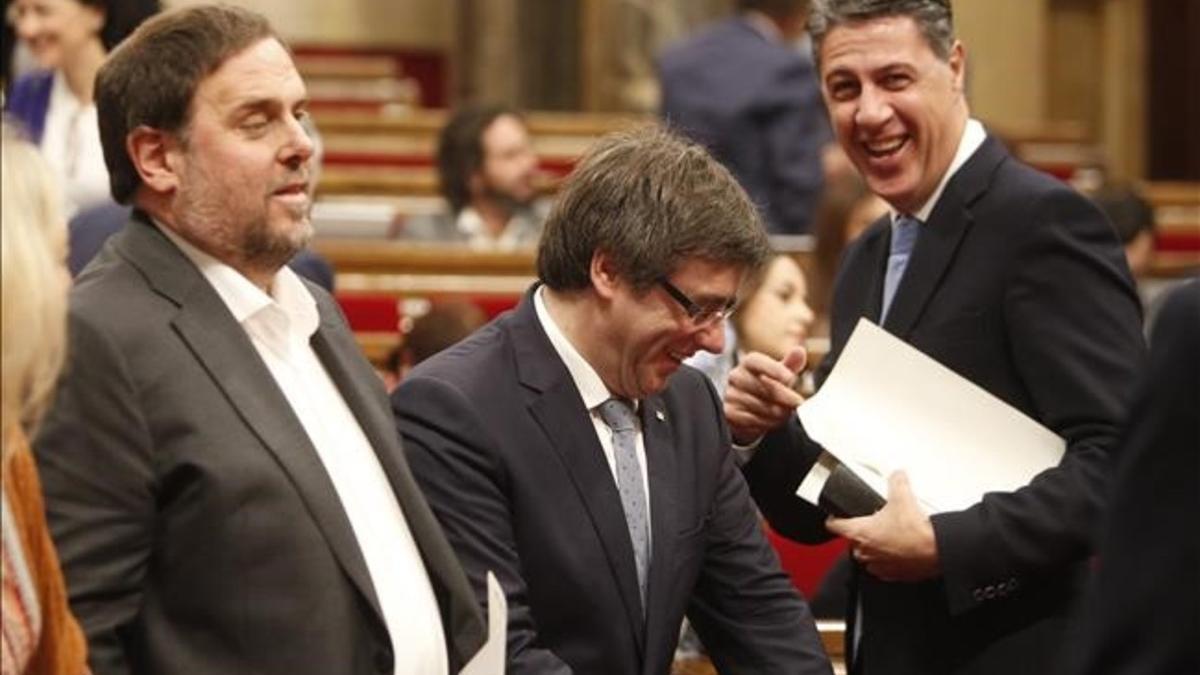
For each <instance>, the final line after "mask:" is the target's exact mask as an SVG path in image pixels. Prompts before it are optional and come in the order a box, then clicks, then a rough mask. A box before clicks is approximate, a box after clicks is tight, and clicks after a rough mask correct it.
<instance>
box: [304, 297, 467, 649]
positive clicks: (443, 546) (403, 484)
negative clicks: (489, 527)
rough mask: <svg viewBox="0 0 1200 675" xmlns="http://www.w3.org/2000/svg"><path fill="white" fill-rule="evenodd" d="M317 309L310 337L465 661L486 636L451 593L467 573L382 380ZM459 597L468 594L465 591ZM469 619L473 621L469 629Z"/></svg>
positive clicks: (335, 321)
mask: <svg viewBox="0 0 1200 675" xmlns="http://www.w3.org/2000/svg"><path fill="white" fill-rule="evenodd" d="M318 307H319V308H320V311H321V324H320V327H319V328H318V329H317V332H316V334H314V335H313V338H312V346H313V351H315V352H316V354H317V357H318V358H320V359H321V363H322V364H323V365H324V366H325V370H326V371H327V372H328V373H329V377H330V378H331V379H332V380H333V382H334V384H335V385H336V386H337V388H338V391H340V392H341V394H342V397H343V398H344V399H345V400H346V405H347V406H348V407H349V408H350V410H351V412H352V413H353V414H354V418H355V420H356V421H357V422H358V425H359V427H361V428H362V430H363V433H364V434H365V435H366V437H367V440H368V441H369V442H370V444H371V448H372V449H373V450H374V451H375V456H376V457H377V458H378V460H379V464H380V466H381V467H382V468H383V472H384V474H385V475H386V476H387V478H388V483H389V484H390V485H391V487H392V492H393V493H394V494H395V495H396V500H397V501H398V502H399V504H400V510H401V512H402V513H403V514H404V520H405V521H406V522H407V524H408V529H409V531H410V532H411V533H412V536H413V540H414V541H415V542H416V544H417V548H418V549H419V551H420V553H421V558H422V560H423V561H424V563H425V570H426V572H427V573H428V575H429V580H430V582H431V583H432V584H433V587H434V589H435V591H437V593H436V595H437V597H438V600H439V604H440V608H441V612H442V618H443V622H442V623H443V628H444V630H445V635H446V642H447V644H449V645H451V647H452V648H453V649H454V650H455V651H456V652H457V657H458V659H457V660H458V662H459V663H462V662H464V661H466V659H467V657H469V656H470V655H471V654H472V653H474V651H476V650H477V649H478V643H481V642H482V640H483V635H482V626H480V625H478V624H477V623H474V621H475V616H474V615H473V614H472V613H471V612H470V611H463V609H462V608H461V607H459V606H458V605H457V604H456V602H455V600H456V598H455V594H454V592H453V591H454V590H456V588H457V587H458V586H463V588H462V589H458V590H463V591H469V589H467V588H466V587H465V581H466V579H465V577H462V575H461V574H460V575H457V576H455V574H454V573H455V572H457V571H458V569H459V567H458V565H459V563H458V559H457V558H456V557H455V556H454V553H453V551H452V550H451V549H450V544H449V542H448V541H446V539H445V536H444V535H443V533H442V530H441V528H440V526H439V525H438V523H437V520H436V519H435V517H434V515H433V512H432V511H430V509H429V505H428V504H427V503H426V502H425V500H424V498H423V497H422V496H421V491H420V488H419V487H418V486H417V483H416V480H415V479H414V478H413V475H412V472H411V471H410V470H409V468H408V462H406V461H405V459H404V453H403V450H402V449H401V447H400V443H399V437H398V436H397V434H396V426H395V422H394V420H393V418H392V415H391V412H390V410H388V409H387V408H386V406H384V405H383V396H384V394H383V391H382V389H381V390H379V391H374V390H373V388H372V387H371V385H372V384H375V383H377V382H379V380H378V378H377V377H376V375H375V374H374V373H373V372H371V371H370V370H369V369H368V368H367V367H366V363H365V362H364V361H363V360H362V356H361V353H360V352H359V351H358V346H357V345H356V344H355V343H354V342H353V341H352V340H351V339H350V336H349V333H348V332H347V331H346V330H345V329H344V328H343V327H342V324H341V319H340V314H338V313H337V310H336V309H335V308H333V307H326V306H324V303H322V302H321V301H320V300H318ZM380 386H382V385H380ZM461 595H463V596H464V597H465V596H466V593H462V594H461ZM468 621H470V622H472V625H470V626H469V627H468V626H467V625H466V622H468Z"/></svg>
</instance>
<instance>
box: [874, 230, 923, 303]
mask: <svg viewBox="0 0 1200 675" xmlns="http://www.w3.org/2000/svg"><path fill="white" fill-rule="evenodd" d="M920 231H921V221H919V220H917V219H916V218H913V217H912V216H904V215H902V216H900V217H898V218H896V219H895V220H894V221H892V249H891V252H890V253H888V261H887V275H886V276H884V278H883V310H882V311H881V312H880V313H879V323H880V324H882V323H883V322H884V320H885V319H886V318H887V314H888V310H889V309H891V307H892V299H894V298H895V297H896V289H897V288H899V287H900V280H901V279H903V278H904V270H905V268H907V267H908V259H909V257H910V256H911V255H912V250H913V246H915V245H916V243H917V234H919V233H920Z"/></svg>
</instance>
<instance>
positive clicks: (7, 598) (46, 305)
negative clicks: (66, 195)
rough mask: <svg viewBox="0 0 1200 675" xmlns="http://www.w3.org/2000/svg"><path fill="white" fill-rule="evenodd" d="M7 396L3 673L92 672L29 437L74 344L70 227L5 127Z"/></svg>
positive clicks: (34, 158)
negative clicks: (70, 337)
mask: <svg viewBox="0 0 1200 675" xmlns="http://www.w3.org/2000/svg"><path fill="white" fill-rule="evenodd" d="M0 183H2V187H3V191H0V233H2V237H3V242H2V247H0V287H2V291H0V293H2V296H3V297H2V300H3V305H0V314H3V333H2V334H0V344H2V346H3V359H4V361H3V397H2V401H0V403H2V406H0V424H2V432H3V446H2V448H0V463H2V468H3V471H2V472H0V473H2V474H3V482H2V489H0V497H2V499H0V502H2V511H3V519H2V533H3V540H2V543H3V546H2V552H3V560H2V563H3V583H2V585H3V597H2V601H3V606H2V608H0V609H2V612H0V616H2V618H3V647H2V659H0V673H2V675H17V674H19V673H37V674H41V673H45V674H47V675H50V674H53V675H76V674H78V673H84V672H87V665H86V647H85V642H84V639H83V634H82V633H81V632H80V630H79V626H78V624H76V623H75V619H74V618H73V617H72V616H71V613H70V610H69V609H68V607H67V595H66V586H65V584H64V583H63V576H62V571H61V569H60V568H59V566H58V556H57V555H56V554H55V552H54V546H53V544H52V543H51V541H50V533H49V532H48V531H47V529H46V517H45V511H44V507H43V505H42V493H41V487H40V485H39V482H38V476H37V469H36V467H35V466H34V461H33V455H32V454H30V450H29V438H30V437H31V436H32V435H33V433H34V431H35V429H36V427H37V423H38V421H39V420H40V419H41V416H42V413H43V412H44V411H45V409H46V407H47V406H48V405H49V402H50V398H51V395H52V393H53V391H54V387H55V382H56V380H57V378H58V372H59V369H60V368H61V366H62V362H63V351H64V349H65V346H64V345H65V341H66V335H65V334H66V325H65V324H66V301H67V298H66V295H67V287H68V285H69V276H68V274H67V269H66V264H65V256H66V247H67V232H66V225H65V224H64V221H63V218H62V216H61V213H60V210H59V195H58V191H57V188H56V187H55V184H54V181H53V177H52V175H51V173H50V170H49V168H48V167H47V166H46V163H45V162H44V161H43V160H42V158H41V157H40V156H39V155H38V152H37V149H36V148H34V147H33V146H32V145H29V144H28V143H25V142H24V141H21V140H20V139H18V138H16V137H15V135H14V134H13V133H12V132H11V131H10V130H9V129H8V128H7V127H5V128H4V130H3V141H2V143H0Z"/></svg>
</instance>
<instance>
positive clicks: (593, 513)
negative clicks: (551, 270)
mask: <svg viewBox="0 0 1200 675" xmlns="http://www.w3.org/2000/svg"><path fill="white" fill-rule="evenodd" d="M533 292H534V290H530V292H529V293H527V294H526V295H525V298H524V299H523V300H522V302H521V306H520V307H518V308H517V310H516V315H515V316H514V317H513V322H512V323H511V324H510V330H511V331H512V333H513V338H512V340H513V345H514V349H515V352H516V361H517V377H518V378H519V379H520V380H521V382H522V384H524V385H525V386H526V387H528V388H530V389H531V390H532V392H531V398H530V399H529V401H528V407H529V412H530V414H531V415H532V416H533V418H534V420H535V421H536V422H537V424H538V426H539V427H541V429H542V432H543V433H544V434H545V436H546V439H547V441H548V442H549V444H550V446H551V447H552V448H553V449H554V452H555V453H556V454H557V455H558V456H559V457H560V458H561V459H562V463H563V466H564V467H565V468H566V471H567V474H568V476H570V479H571V482H572V484H573V485H574V487H575V490H576V492H577V493H578V494H579V499H580V501H581V502H582V503H583V505H584V508H585V509H586V510H587V512H588V515H589V516H590V520H591V525H592V529H593V530H594V531H595V533H596V537H597V538H598V539H599V540H600V544H601V547H602V548H603V549H604V553H605V556H606V557H607V559H608V564H609V571H610V572H611V573H612V575H613V583H614V584H615V585H616V587H617V590H618V592H619V593H620V595H621V600H622V603H623V604H624V606H625V614H626V618H627V619H628V622H629V626H630V629H631V631H632V632H633V636H634V639H635V641H636V643H637V646H638V651H639V652H643V651H644V650H645V632H644V630H643V623H644V618H643V615H642V601H641V597H640V593H639V592H638V586H637V569H636V568H635V566H634V562H633V545H632V544H631V543H630V541H629V529H628V528H627V527H626V525H625V511H624V509H623V508H622V506H621V496H620V494H619V493H618V492H617V486H616V483H615V481H614V480H613V475H612V470H611V469H610V468H609V466H608V462H607V461H606V460H605V458H604V450H603V449H602V448H601V447H600V441H599V439H598V438H597V437H596V430H595V427H594V425H593V424H592V420H591V416H590V414H589V413H588V411H587V410H586V409H585V408H584V406H583V399H582V398H580V396H579V390H578V389H577V388H576V387H575V382H574V380H572V379H571V375H570V373H569V372H568V371H567V367H566V366H565V365H564V364H563V363H562V360H561V359H559V357H558V354H557V353H556V352H555V351H554V346H553V345H551V344H550V339H549V338H548V337H546V334H545V332H543V331H542V328H541V325H540V323H539V322H538V319H537V314H536V312H535V309H534V306H533Z"/></svg>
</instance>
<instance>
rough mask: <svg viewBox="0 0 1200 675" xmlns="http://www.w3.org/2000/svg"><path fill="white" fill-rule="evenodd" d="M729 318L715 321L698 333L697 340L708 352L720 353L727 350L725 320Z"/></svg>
mask: <svg viewBox="0 0 1200 675" xmlns="http://www.w3.org/2000/svg"><path fill="white" fill-rule="evenodd" d="M727 320H728V319H722V320H720V321H714V322H712V323H710V324H708V325H707V326H704V327H703V328H701V329H700V332H699V333H697V334H696V342H697V344H699V345H700V348H701V349H703V350H704V351H706V352H712V353H713V354H720V353H722V352H724V351H725V322H726V321H727Z"/></svg>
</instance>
